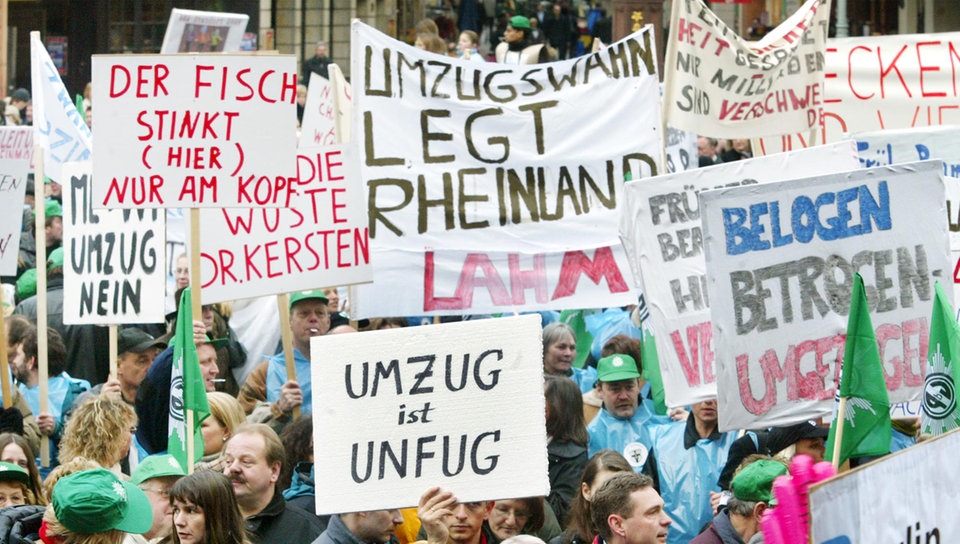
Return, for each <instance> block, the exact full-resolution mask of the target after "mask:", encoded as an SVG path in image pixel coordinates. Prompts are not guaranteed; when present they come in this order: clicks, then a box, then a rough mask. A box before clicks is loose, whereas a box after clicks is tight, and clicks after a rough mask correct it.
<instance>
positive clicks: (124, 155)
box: [93, 55, 297, 208]
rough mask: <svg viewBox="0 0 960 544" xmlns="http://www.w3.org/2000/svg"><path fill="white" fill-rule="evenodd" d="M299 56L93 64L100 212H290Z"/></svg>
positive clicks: (97, 60)
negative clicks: (144, 209) (227, 209)
mask: <svg viewBox="0 0 960 544" xmlns="http://www.w3.org/2000/svg"><path fill="white" fill-rule="evenodd" d="M296 96H297V74H296V59H295V58H294V57H292V56H289V55H279V56H269V57H267V56H245V55H205V56H204V55H149V56H147V55H140V56H103V55H94V57H93V100H94V102H96V104H97V106H98V108H97V148H98V149H99V150H100V152H99V153H97V155H96V156H94V158H93V174H94V177H95V179H97V183H96V184H95V185H94V207H97V208H135V207H136V208H142V207H147V208H158V207H164V208H166V207H187V208H192V207H212V208H224V207H247V208H253V207H287V206H289V205H290V201H291V200H292V198H293V197H294V196H295V195H296V193H297V186H296V178H295V177H294V173H295V169H296V123H297V119H296V106H295V100H296Z"/></svg>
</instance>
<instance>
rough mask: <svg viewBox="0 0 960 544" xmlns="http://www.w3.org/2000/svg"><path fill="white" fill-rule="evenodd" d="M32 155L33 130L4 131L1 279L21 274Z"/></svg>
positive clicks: (0, 145)
mask: <svg viewBox="0 0 960 544" xmlns="http://www.w3.org/2000/svg"><path fill="white" fill-rule="evenodd" d="M32 153H33V129H32V128H31V127H0V276H14V275H16V273H17V258H18V257H19V255H20V233H21V232H22V231H23V202H24V197H25V195H26V194H27V174H29V172H30V158H31V154H32Z"/></svg>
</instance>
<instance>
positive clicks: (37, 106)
mask: <svg viewBox="0 0 960 544" xmlns="http://www.w3.org/2000/svg"><path fill="white" fill-rule="evenodd" d="M30 78H31V83H32V85H33V100H32V103H33V129H34V136H33V137H34V140H35V141H36V143H37V145H39V146H40V147H41V148H43V174H44V175H45V176H46V177H48V178H50V179H52V180H53V181H56V182H60V180H61V173H60V167H61V165H62V164H63V163H65V162H68V161H87V160H90V154H91V149H92V145H91V143H90V127H88V126H87V123H86V121H84V118H83V113H81V112H78V111H77V107H76V106H75V105H74V101H73V97H71V96H70V93H69V92H67V88H66V87H64V86H63V80H61V79H60V72H58V71H57V67H56V65H54V64H53V61H52V60H50V54H49V53H47V49H46V47H45V46H44V45H43V42H42V41H40V33H39V32H31V33H30ZM98 111H99V110H98ZM101 115H102V114H101ZM98 119H99V118H98Z"/></svg>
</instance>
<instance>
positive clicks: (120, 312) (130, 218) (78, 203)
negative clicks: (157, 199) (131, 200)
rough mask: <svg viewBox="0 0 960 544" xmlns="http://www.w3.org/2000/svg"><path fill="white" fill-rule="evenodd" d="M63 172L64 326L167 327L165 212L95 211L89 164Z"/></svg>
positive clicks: (71, 165)
mask: <svg viewBox="0 0 960 544" xmlns="http://www.w3.org/2000/svg"><path fill="white" fill-rule="evenodd" d="M63 173H64V183H63V248H64V257H63V285H64V288H63V293H64V297H63V322H64V323H65V324H67V325H109V324H118V325H119V324H126V323H162V322H163V319H164V308H163V287H164V281H165V271H164V266H163V263H164V239H163V233H164V230H165V228H166V226H165V223H164V212H163V210H157V209H140V210H97V209H94V205H93V204H94V203H93V186H94V185H96V183H94V182H93V175H92V168H91V165H90V162H89V161H88V162H83V163H66V164H64V165H63Z"/></svg>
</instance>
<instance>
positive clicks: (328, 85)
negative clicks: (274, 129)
mask: <svg viewBox="0 0 960 544" xmlns="http://www.w3.org/2000/svg"><path fill="white" fill-rule="evenodd" d="M337 74H338V77H333V76H331V78H332V79H330V80H328V79H327V78H325V77H323V76H320V75H317V74H313V76H311V77H310V86H309V87H308V88H307V101H306V102H305V103H304V106H303V120H302V121H301V123H300V147H309V146H315V145H331V144H334V143H336V142H337V132H336V131H337V126H338V125H337V123H338V121H339V126H341V127H342V128H343V130H342V131H341V132H344V133H345V134H340V140H339V141H341V142H344V143H345V142H348V141H350V124H349V121H350V119H352V118H353V107H352V104H351V98H350V97H351V96H352V94H353V91H352V90H351V89H350V84H349V83H347V82H346V81H345V80H344V79H343V74H342V73H340V72H339V70H337ZM338 115H339V119H338Z"/></svg>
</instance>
